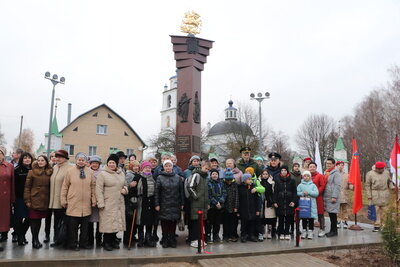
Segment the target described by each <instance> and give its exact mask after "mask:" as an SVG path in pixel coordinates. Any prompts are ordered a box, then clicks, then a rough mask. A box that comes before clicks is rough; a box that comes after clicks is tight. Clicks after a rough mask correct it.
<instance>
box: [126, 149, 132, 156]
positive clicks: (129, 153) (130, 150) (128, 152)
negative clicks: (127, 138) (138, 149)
mask: <svg viewBox="0 0 400 267" xmlns="http://www.w3.org/2000/svg"><path fill="white" fill-rule="evenodd" d="M126 154H127V155H128V156H129V155H132V154H133V148H128V149H127V150H126Z"/></svg>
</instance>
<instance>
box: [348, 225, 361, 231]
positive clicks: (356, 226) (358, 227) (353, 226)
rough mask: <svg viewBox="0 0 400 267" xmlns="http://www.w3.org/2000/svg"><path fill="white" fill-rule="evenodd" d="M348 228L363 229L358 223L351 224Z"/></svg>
mask: <svg viewBox="0 0 400 267" xmlns="http://www.w3.org/2000/svg"><path fill="white" fill-rule="evenodd" d="M349 230H353V231H362V230H364V229H363V228H362V227H361V226H360V225H358V224H353V225H351V226H350V227H349Z"/></svg>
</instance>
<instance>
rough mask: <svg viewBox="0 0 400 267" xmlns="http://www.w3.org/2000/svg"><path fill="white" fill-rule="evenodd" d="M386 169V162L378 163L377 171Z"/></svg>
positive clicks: (376, 164) (376, 165)
mask: <svg viewBox="0 0 400 267" xmlns="http://www.w3.org/2000/svg"><path fill="white" fill-rule="evenodd" d="M385 167H386V164H385V162H382V161H378V162H376V163H375V168H377V169H383V168H385Z"/></svg>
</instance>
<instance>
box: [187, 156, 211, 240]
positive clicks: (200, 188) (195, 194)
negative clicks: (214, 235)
mask: <svg viewBox="0 0 400 267" xmlns="http://www.w3.org/2000/svg"><path fill="white" fill-rule="evenodd" d="M200 166H201V167H200V168H199V169H194V171H193V173H192V175H191V176H190V177H189V178H188V181H187V187H188V188H187V190H188V192H189V203H190V228H191V229H190V233H189V241H190V242H191V243H190V246H191V247H194V248H197V241H198V238H199V224H198V223H199V221H198V219H199V215H198V212H199V211H202V212H203V215H204V217H203V219H204V220H207V210H208V209H209V208H210V199H209V198H208V184H207V182H208V181H207V177H208V171H209V170H210V162H209V161H202V162H201V164H200ZM202 230H203V229H202Z"/></svg>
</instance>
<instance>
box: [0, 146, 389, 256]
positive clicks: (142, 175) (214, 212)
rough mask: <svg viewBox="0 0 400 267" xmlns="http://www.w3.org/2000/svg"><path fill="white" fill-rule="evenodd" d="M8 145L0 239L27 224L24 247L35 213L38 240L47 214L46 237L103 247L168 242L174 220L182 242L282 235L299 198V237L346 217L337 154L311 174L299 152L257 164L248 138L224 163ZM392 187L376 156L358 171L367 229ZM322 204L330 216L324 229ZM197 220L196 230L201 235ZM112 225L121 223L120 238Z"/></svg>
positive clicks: (0, 167) (0, 170) (334, 228)
mask: <svg viewBox="0 0 400 267" xmlns="http://www.w3.org/2000/svg"><path fill="white" fill-rule="evenodd" d="M17 152H19V156H18V157H15V158H14V161H17V162H13V163H8V162H7V161H6V160H5V155H6V154H7V153H6V149H5V147H4V146H0V192H1V194H0V212H1V214H2V217H0V232H1V239H0V241H2V242H4V241H6V240H7V237H8V232H9V230H10V227H13V228H14V233H13V241H15V242H17V244H18V246H24V245H26V244H27V243H28V241H27V240H26V238H25V235H26V232H27V231H28V229H29V228H30V229H31V233H32V247H33V248H35V249H40V248H41V247H42V246H43V245H42V243H41V242H40V240H39V231H40V228H41V223H42V219H45V239H44V240H43V242H45V243H48V242H50V239H51V238H50V233H51V231H50V230H51V224H52V222H53V233H54V235H53V242H52V243H51V244H50V246H51V247H59V246H61V247H65V248H68V249H71V250H79V249H92V248H93V247H94V245H95V244H96V246H97V247H103V248H104V249H105V250H108V251H111V250H113V249H118V248H119V247H120V242H121V241H122V242H123V245H124V246H131V245H132V244H136V246H137V247H144V246H146V247H154V246H156V244H157V242H158V241H160V244H161V245H162V247H164V248H167V247H172V248H176V247H177V236H178V234H177V228H178V229H179V230H180V231H183V230H184V229H185V226H186V225H187V229H188V237H187V239H186V241H187V243H188V244H189V245H190V246H192V247H196V248H197V247H198V246H199V244H198V240H199V239H203V242H202V244H201V245H207V243H208V244H210V243H217V242H223V241H224V242H237V241H238V240H240V241H241V242H247V241H252V242H262V241H264V239H272V238H278V239H280V240H290V239H292V238H293V234H294V232H295V230H294V215H295V209H296V208H297V207H299V208H300V211H302V209H303V206H302V205H301V203H302V201H305V203H309V207H306V208H307V209H308V213H306V214H307V215H305V216H304V214H305V213H301V214H303V216H302V218H301V225H302V230H301V238H303V239H313V238H314V224H317V225H319V228H320V230H319V232H318V236H319V237H325V236H326V237H333V236H336V235H337V234H338V228H339V227H343V228H344V229H347V226H348V224H347V220H348V213H347V210H348V204H347V203H348V201H349V199H348V196H347V195H348V190H351V189H352V185H351V184H349V182H348V178H347V174H346V172H345V171H344V162H342V161H337V162H336V161H335V159H333V158H328V159H326V161H325V164H326V171H325V172H324V173H319V172H318V171H317V167H318V166H317V164H316V163H315V162H313V161H312V160H311V158H305V159H304V160H303V164H302V166H300V164H298V163H294V164H293V166H292V169H291V170H290V169H289V168H288V166H286V165H284V164H283V163H282V162H281V161H280V160H281V155H279V154H278V153H275V152H272V153H270V154H269V155H268V157H269V163H268V164H267V165H264V164H263V161H261V162H260V161H256V160H254V159H253V158H251V149H250V148H249V147H244V148H242V149H241V150H240V152H241V158H240V159H238V160H235V159H227V160H226V161H225V164H224V165H225V166H224V167H225V168H222V166H220V163H219V162H218V159H217V158H210V159H209V160H202V159H201V158H200V157H199V156H192V157H191V158H190V160H189V163H188V168H187V169H186V170H182V169H181V168H179V167H178V166H177V164H176V163H177V158H176V156H174V155H172V154H168V153H166V154H164V155H162V157H161V162H158V160H157V159H156V158H153V157H151V158H149V159H147V160H145V161H142V162H139V161H138V160H137V159H136V156H135V155H134V154H132V155H128V156H127V155H125V154H124V153H123V152H121V151H120V152H118V153H116V154H111V155H109V157H108V158H107V159H106V161H105V162H104V166H103V165H102V164H103V160H102V159H101V158H100V157H99V156H97V155H94V156H90V157H88V156H87V155H86V154H85V153H83V152H79V153H77V154H76V155H75V163H74V164H70V163H69V160H70V155H68V152H67V151H65V150H58V151H56V152H53V153H52V154H51V156H50V159H48V158H47V157H46V156H45V155H40V156H38V157H37V158H33V156H32V155H31V154H30V153H28V152H23V151H17ZM17 154H18V153H17ZM392 187H393V184H392V183H391V181H390V175H389V173H388V172H387V171H385V165H384V163H383V162H377V163H376V164H375V165H374V169H373V170H372V171H371V172H369V173H368V174H367V179H366V189H367V193H368V197H369V199H370V200H371V201H372V203H373V204H374V205H376V207H377V220H376V221H375V228H374V231H379V228H380V227H381V223H382V222H381V218H382V212H383V210H384V207H385V206H386V205H387V204H388V201H389V200H388V197H389V194H388V193H387V192H388V191H389V189H390V188H392ZM325 212H326V213H328V215H329V218H330V222H331V223H330V225H331V226H330V231H329V232H327V233H325V216H324V214H325ZM338 214H339V220H338ZM11 222H12V225H11ZM159 225H161V232H162V236H161V238H159V236H158V227H159ZM221 225H222V228H223V229H222V236H221V235H220V234H221ZM239 225H240V229H238V228H239V227H238V226H239ZM177 226H178V227H177ZM199 229H204V238H203V231H199ZM238 230H239V231H238ZM118 232H123V238H122V239H121V238H119V237H118V236H117V233H118ZM78 233H79V236H78ZM0 249H2V247H0Z"/></svg>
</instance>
